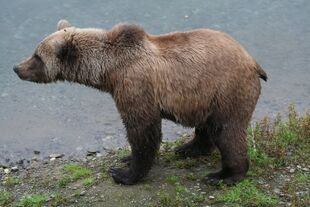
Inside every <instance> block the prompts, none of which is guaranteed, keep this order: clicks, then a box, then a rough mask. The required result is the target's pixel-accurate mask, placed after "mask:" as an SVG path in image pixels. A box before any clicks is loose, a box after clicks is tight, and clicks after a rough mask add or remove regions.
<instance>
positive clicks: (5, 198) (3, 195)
mask: <svg viewBox="0 0 310 207" xmlns="http://www.w3.org/2000/svg"><path fill="white" fill-rule="evenodd" d="M11 202H13V195H12V193H10V192H7V191H0V206H6V205H8V204H10V203H11Z"/></svg>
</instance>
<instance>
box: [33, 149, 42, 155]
mask: <svg viewBox="0 0 310 207" xmlns="http://www.w3.org/2000/svg"><path fill="white" fill-rule="evenodd" d="M33 153H34V154H35V155H38V154H40V153H41V152H40V151H39V150H34V151H33Z"/></svg>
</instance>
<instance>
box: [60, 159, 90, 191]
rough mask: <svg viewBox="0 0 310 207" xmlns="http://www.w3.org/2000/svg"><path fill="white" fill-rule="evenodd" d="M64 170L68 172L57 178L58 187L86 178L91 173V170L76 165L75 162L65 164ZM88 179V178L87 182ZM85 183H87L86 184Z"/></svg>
mask: <svg viewBox="0 0 310 207" xmlns="http://www.w3.org/2000/svg"><path fill="white" fill-rule="evenodd" d="M64 170H65V171H66V172H67V173H68V174H65V175H63V176H61V177H60V178H59V180H58V185H59V186H60V187H65V186H66V185H67V184H69V183H71V182H73V181H77V180H80V179H82V178H86V179H87V177H89V176H91V175H92V171H91V170H90V169H88V168H85V167H83V166H80V165H77V164H75V163H70V164H66V165H65V166H64ZM84 181H85V180H84ZM89 181H90V180H88V182H89ZM86 185H87V184H86Z"/></svg>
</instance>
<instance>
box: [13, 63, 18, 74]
mask: <svg viewBox="0 0 310 207" xmlns="http://www.w3.org/2000/svg"><path fill="white" fill-rule="evenodd" d="M13 70H14V72H15V73H18V66H17V65H14V67H13Z"/></svg>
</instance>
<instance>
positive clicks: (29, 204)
mask: <svg viewBox="0 0 310 207" xmlns="http://www.w3.org/2000/svg"><path fill="white" fill-rule="evenodd" d="M47 200H48V196H47V195H44V194H36V195H32V196H25V197H23V198H21V200H20V201H19V202H18V203H17V206H18V207H40V206H43V204H44V203H46V202H47Z"/></svg>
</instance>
